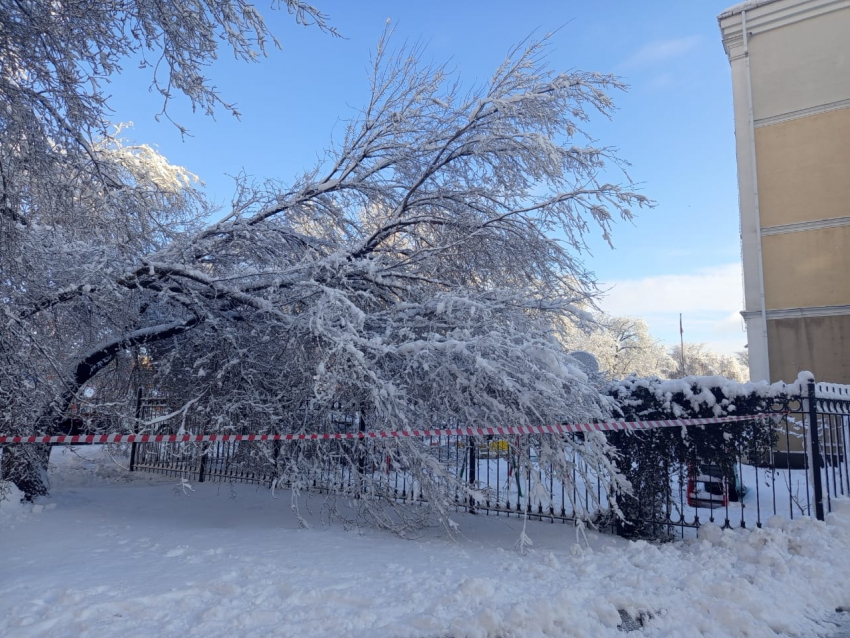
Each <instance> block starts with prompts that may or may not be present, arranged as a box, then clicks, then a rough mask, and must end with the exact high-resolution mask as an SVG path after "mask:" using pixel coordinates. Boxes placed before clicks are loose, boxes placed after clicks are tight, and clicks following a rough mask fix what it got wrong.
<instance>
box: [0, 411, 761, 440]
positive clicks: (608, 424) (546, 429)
mask: <svg viewBox="0 0 850 638" xmlns="http://www.w3.org/2000/svg"><path fill="white" fill-rule="evenodd" d="M754 418H758V417H753V416H719V417H713V418H711V419H668V420H665V421H604V422H601V423H561V424H559V425H525V426H516V427H505V428H441V429H434V430H394V431H385V430H371V431H368V432H338V433H312V434H81V435H77V436H66V435H60V436H3V435H0V444H2V443H70V444H73V443H201V442H213V441H328V440H338V439H395V438H402V437H424V436H500V435H501V436H506V435H517V434H519V435H523V434H524V435H528V434H569V433H574V432H605V431H610V430H649V429H653V428H670V427H676V426H680V427H682V426H684V427H687V426H691V425H715V424H718V423H734V422H736V421H750V420H752V419H754Z"/></svg>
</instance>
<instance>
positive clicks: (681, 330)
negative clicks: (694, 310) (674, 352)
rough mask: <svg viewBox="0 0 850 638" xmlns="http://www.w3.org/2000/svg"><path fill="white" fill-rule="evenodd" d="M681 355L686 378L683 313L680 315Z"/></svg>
mask: <svg viewBox="0 0 850 638" xmlns="http://www.w3.org/2000/svg"><path fill="white" fill-rule="evenodd" d="M679 347H680V348H681V349H680V350H679V354H680V355H682V377H684V376H685V330H684V328H682V313H681V312H680V313H679Z"/></svg>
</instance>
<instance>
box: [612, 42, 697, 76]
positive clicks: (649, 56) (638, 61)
mask: <svg viewBox="0 0 850 638" xmlns="http://www.w3.org/2000/svg"><path fill="white" fill-rule="evenodd" d="M701 39H702V38H701V37H700V36H698V35H689V36H686V37H684V38H673V39H670V40H653V41H652V42H648V43H647V44H645V45H644V46H642V47H641V48H640V49H638V50H637V51H636V52H635V53H633V54H632V55H631V56H629V57H628V58H627V59H626V60H625V62H623V63H622V64H621V65H620V68H621V69H636V68H640V67H647V66H652V65H655V64H660V63H662V62H666V61H667V60H671V59H673V58H676V57H679V56H680V55H684V54H685V53H687V52H688V51H690V50H691V49H694V48H695V47H696V46H697V45H698V44H699V43H700V40H701Z"/></svg>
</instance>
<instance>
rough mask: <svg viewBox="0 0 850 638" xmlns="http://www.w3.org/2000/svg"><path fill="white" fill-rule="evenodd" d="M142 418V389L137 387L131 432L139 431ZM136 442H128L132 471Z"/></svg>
mask: <svg viewBox="0 0 850 638" xmlns="http://www.w3.org/2000/svg"><path fill="white" fill-rule="evenodd" d="M141 418H142V389H141V388H139V391H138V393H137V394H136V420H135V422H134V423H133V434H138V433H139V419H141ZM137 445H138V443H136V442H135V441H133V442H132V443H131V444H130V471H131V472H133V471H135V469H136V446H137Z"/></svg>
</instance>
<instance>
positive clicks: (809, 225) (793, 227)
mask: <svg viewBox="0 0 850 638" xmlns="http://www.w3.org/2000/svg"><path fill="white" fill-rule="evenodd" d="M839 226H850V217H833V218H832V219H815V220H813V221H808V222H796V223H793V224H780V225H778V226H766V227H764V228H762V229H761V234H762V237H764V236H765V235H784V234H785V233H799V232H803V231H806V230H821V229H823V228H838V227H839Z"/></svg>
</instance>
